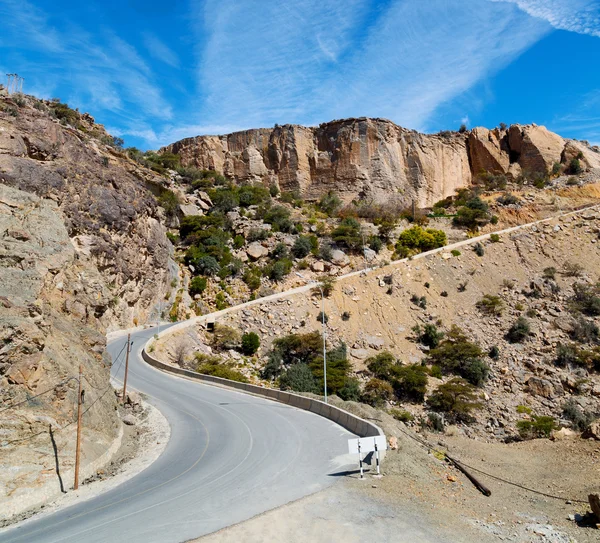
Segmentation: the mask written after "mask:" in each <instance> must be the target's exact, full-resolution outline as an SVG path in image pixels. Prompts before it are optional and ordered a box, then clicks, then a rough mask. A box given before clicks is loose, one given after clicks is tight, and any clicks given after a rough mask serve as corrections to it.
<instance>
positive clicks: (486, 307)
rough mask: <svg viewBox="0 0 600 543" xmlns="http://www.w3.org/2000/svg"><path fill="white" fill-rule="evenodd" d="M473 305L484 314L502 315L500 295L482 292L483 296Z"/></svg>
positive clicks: (502, 308)
mask: <svg viewBox="0 0 600 543" xmlns="http://www.w3.org/2000/svg"><path fill="white" fill-rule="evenodd" d="M475 307H476V308H477V309H479V311H481V312H482V313H483V314H484V315H493V316H499V315H502V311H503V310H504V302H503V301H502V298H500V296H493V295H491V294H484V296H483V298H482V299H481V300H479V301H478V302H477V303H476V304H475Z"/></svg>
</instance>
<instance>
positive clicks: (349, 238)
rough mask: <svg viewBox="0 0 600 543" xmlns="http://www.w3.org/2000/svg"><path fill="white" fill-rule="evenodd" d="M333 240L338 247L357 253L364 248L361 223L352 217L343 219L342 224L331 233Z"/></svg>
mask: <svg viewBox="0 0 600 543" xmlns="http://www.w3.org/2000/svg"><path fill="white" fill-rule="evenodd" d="M331 238H332V239H333V241H335V242H336V243H337V244H338V245H342V246H344V247H347V248H348V249H350V250H351V251H356V250H357V249H359V248H360V247H361V246H362V234H361V230H360V223H359V222H358V221H357V220H356V219H353V218H352V217H347V218H345V219H342V221H341V222H340V224H339V225H338V226H337V227H335V228H334V229H333V231H332V232H331Z"/></svg>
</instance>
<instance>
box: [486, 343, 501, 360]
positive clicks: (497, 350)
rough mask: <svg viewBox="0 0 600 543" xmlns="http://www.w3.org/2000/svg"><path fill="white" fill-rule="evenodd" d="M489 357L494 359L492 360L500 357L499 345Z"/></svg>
mask: <svg viewBox="0 0 600 543" xmlns="http://www.w3.org/2000/svg"><path fill="white" fill-rule="evenodd" d="M488 356H489V357H490V358H491V359H492V360H497V359H498V358H499V357H500V349H499V348H498V346H497V345H493V346H492V347H491V348H490V350H489V352H488Z"/></svg>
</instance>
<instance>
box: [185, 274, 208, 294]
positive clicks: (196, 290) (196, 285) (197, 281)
mask: <svg viewBox="0 0 600 543" xmlns="http://www.w3.org/2000/svg"><path fill="white" fill-rule="evenodd" d="M207 283H208V282H207V280H206V278H205V277H198V276H197V277H194V278H193V279H192V280H191V281H190V287H189V293H190V296H195V295H196V294H202V293H203V292H204V291H205V290H206V287H207Z"/></svg>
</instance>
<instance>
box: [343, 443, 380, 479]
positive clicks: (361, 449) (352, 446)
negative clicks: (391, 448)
mask: <svg viewBox="0 0 600 543" xmlns="http://www.w3.org/2000/svg"><path fill="white" fill-rule="evenodd" d="M386 449H387V440H386V439H385V436H373V437H363V438H360V437H359V438H357V439H349V440H348V452H349V453H350V454H358V464H359V466H360V478H361V479H364V475H363V464H362V453H366V452H374V453H375V461H376V463H377V475H380V467H379V451H385V450H386Z"/></svg>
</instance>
